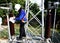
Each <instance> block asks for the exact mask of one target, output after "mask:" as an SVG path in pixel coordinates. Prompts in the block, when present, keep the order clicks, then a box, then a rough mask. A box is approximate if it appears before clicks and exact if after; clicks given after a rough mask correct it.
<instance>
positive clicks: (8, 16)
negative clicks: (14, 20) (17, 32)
mask: <svg viewBox="0 0 60 43" xmlns="http://www.w3.org/2000/svg"><path fill="white" fill-rule="evenodd" d="M7 12H9V10H7ZM7 23H8V34H9V40H10V39H11V34H10V26H9V16H8V13H7Z"/></svg>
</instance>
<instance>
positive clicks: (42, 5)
mask: <svg viewBox="0 0 60 43" xmlns="http://www.w3.org/2000/svg"><path fill="white" fill-rule="evenodd" d="M41 2H42V3H41V7H42V8H41V10H42V38H44V0H41Z"/></svg>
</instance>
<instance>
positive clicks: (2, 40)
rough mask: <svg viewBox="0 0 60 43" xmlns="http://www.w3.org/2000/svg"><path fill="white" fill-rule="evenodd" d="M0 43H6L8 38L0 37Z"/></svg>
mask: <svg viewBox="0 0 60 43" xmlns="http://www.w3.org/2000/svg"><path fill="white" fill-rule="evenodd" d="M0 43H8V39H0Z"/></svg>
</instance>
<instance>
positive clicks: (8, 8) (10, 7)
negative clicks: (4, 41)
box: [0, 3, 12, 40]
mask: <svg viewBox="0 0 60 43" xmlns="http://www.w3.org/2000/svg"><path fill="white" fill-rule="evenodd" d="M1 5H6V4H1ZM8 5H10V6H9V7H4V6H0V9H5V10H7V13H6V15H7V23H8V35H9V40H11V34H10V26H9V16H8V14H9V10H11V9H12V4H11V3H10V4H9V3H8Z"/></svg>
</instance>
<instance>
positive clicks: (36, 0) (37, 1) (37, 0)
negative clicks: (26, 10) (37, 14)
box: [30, 0, 41, 5]
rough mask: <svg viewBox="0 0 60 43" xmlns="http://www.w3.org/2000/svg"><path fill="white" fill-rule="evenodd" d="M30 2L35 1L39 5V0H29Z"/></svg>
mask: <svg viewBox="0 0 60 43" xmlns="http://www.w3.org/2000/svg"><path fill="white" fill-rule="evenodd" d="M30 1H31V2H32V3H37V4H38V5H40V3H41V0H30Z"/></svg>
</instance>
